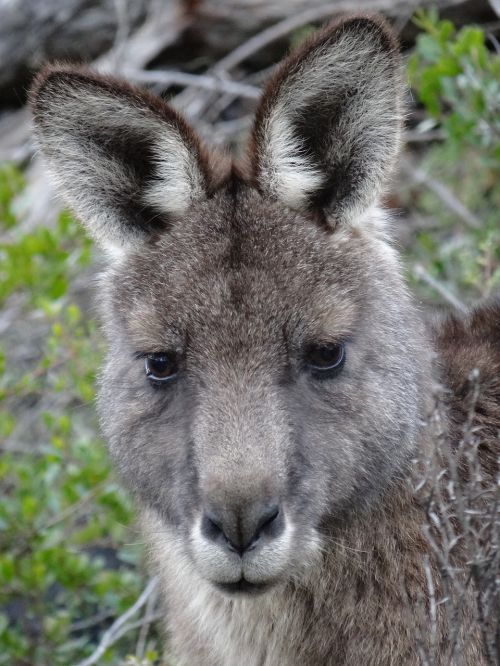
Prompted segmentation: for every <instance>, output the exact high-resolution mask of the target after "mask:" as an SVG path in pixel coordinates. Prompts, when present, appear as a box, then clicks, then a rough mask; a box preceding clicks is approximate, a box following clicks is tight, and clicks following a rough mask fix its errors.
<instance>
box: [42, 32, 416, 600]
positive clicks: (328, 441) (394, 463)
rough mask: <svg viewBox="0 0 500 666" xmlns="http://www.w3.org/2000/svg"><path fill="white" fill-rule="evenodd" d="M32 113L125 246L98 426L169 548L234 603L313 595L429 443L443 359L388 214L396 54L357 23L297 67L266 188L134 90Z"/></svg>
mask: <svg viewBox="0 0 500 666" xmlns="http://www.w3.org/2000/svg"><path fill="white" fill-rule="evenodd" d="M33 109H34V115H35V122H36V125H37V128H38V135H39V139H40V143H41V146H42V149H43V151H44V153H45V155H46V158H47V161H48V164H49V167H50V169H51V171H52V172H53V173H54V175H55V177H56V179H57V180H58V181H59V183H60V185H61V187H62V190H63V193H64V194H65V195H66V197H67V200H68V201H69V203H70V204H71V205H72V207H73V208H74V210H75V211H76V213H77V214H79V215H80V216H81V217H82V219H83V221H84V222H85V223H86V224H87V225H88V228H89V229H90V231H91V232H92V233H93V234H94V235H95V236H96V238H97V239H98V240H100V241H101V242H102V243H104V244H105V245H109V244H111V245H113V246H114V248H115V251H114V252H113V255H112V256H113V259H110V266H109V269H108V270H107V271H106V273H105V275H104V276H103V278H102V280H101V286H102V289H103V295H102V302H103V303H102V310H103V316H104V322H105V328H106V332H107V336H108V340H109V354H108V358H107V361H106V364H105V367H104V370H103V373H102V378H101V388H100V397H99V409H100V414H101V419H102V424H103V429H104V432H105V435H106V437H107V439H108V442H109V447H110V451H111V454H112V456H113V458H114V460H115V462H116V464H117V466H118V468H119V469H120V471H121V473H122V475H123V478H124V479H125V481H126V482H127V484H128V486H129V487H130V488H131V489H132V490H133V491H134V493H135V494H136V496H137V497H138V499H139V501H140V503H141V504H142V505H143V506H144V507H147V508H148V510H150V511H151V512H153V513H154V515H155V516H156V518H157V521H158V524H159V525H160V534H158V536H157V538H158V539H159V540H160V539H161V538H164V537H165V538H166V537H167V536H168V538H175V540H176V543H177V544H180V547H181V549H182V551H183V553H184V554H185V555H186V557H187V558H188V559H189V561H190V562H191V564H192V565H193V566H194V568H195V570H196V571H197V572H198V574H199V575H201V576H202V577H203V578H205V579H207V580H209V581H211V582H212V583H213V584H214V585H215V586H217V587H219V588H220V589H222V590H223V591H228V592H241V591H256V590H260V589H266V588H267V587H268V586H269V585H271V584H273V583H275V582H277V581H281V580H284V579H288V578H290V577H291V576H295V575H299V573H300V571H302V570H303V568H304V567H305V566H307V565H308V564H309V563H310V562H311V560H312V559H314V557H316V556H317V555H318V554H319V553H320V550H321V547H322V542H323V539H324V537H325V535H326V536H327V535H328V531H329V529H330V527H331V525H332V523H335V521H337V520H341V519H344V518H345V516H346V515H348V514H349V511H350V510H352V509H357V510H359V509H362V508H363V506H365V505H366V504H370V503H372V502H373V501H375V500H376V498H377V497H378V496H379V495H380V493H382V492H383V491H384V489H385V488H386V487H387V485H388V484H389V483H390V482H391V481H392V480H393V479H394V478H395V477H397V475H398V474H400V473H401V472H402V470H403V469H404V467H405V466H406V465H407V464H408V462H409V459H410V458H411V456H412V452H413V449H414V445H415V442H416V438H417V433H418V429H419V427H420V424H419V419H420V417H421V413H422V405H421V404H420V401H419V398H418V396H419V395H420V392H421V385H422V383H423V381H424V377H425V375H426V368H427V364H428V359H427V352H426V351H425V350H424V347H423V345H422V342H421V333H420V328H419V325H418V323H417V317H416V316H415V313H414V310H413V307H412V305H411V302H410V300H409V298H408V297H407V294H406V290H405V287H404V285H403V282H402V279H401V277H400V271H399V268H398V262H397V258H396V256H395V253H394V251H393V249H392V248H391V247H390V246H389V244H388V242H387V240H386V237H385V236H386V235H385V231H384V229H383V216H382V214H381V213H380V212H379V211H378V210H377V209H376V198H377V195H378V192H379V190H380V186H381V183H382V181H383V179H384V177H385V176H386V173H387V171H388V170H389V167H390V164H391V162H392V160H393V158H394V155H395V152H396V148H397V142H398V133H399V73H398V62H397V55H396V52H395V49H394V45H393V43H392V40H391V39H390V37H389V36H388V34H387V32H386V31H385V28H383V27H382V26H381V25H380V24H379V23H377V22H374V21H372V20H368V19H350V20H348V21H345V22H344V23H340V24H336V25H334V26H332V27H330V28H327V29H326V30H325V31H323V32H321V33H320V34H319V35H318V36H317V37H316V38H315V39H314V40H313V41H311V42H308V43H307V44H306V45H305V46H304V47H303V48H302V50H301V51H300V52H299V53H297V54H295V55H292V56H291V57H290V58H289V59H288V60H287V61H285V63H284V64H283V65H282V67H281V69H280V70H279V71H278V73H277V75H276V76H275V77H274V79H273V81H272V82H271V84H270V85H269V87H268V90H267V92H266V93H265V94H264V97H263V100H262V102H261V105H260V107H259V109H258V112H257V117H256V123H255V128H254V131H253V134H252V141H251V168H250V169H249V170H248V173H241V172H239V171H238V170H235V169H232V168H226V167H224V165H223V162H222V160H218V159H217V158H216V157H215V156H214V155H212V154H208V153H207V152H205V151H204V150H203V149H202V147H201V146H200V143H199V141H198V139H197V138H196V136H195V135H194V134H193V133H192V131H191V130H190V129H189V128H188V127H187V125H186V124H185V122H184V121H183V120H182V118H180V116H178V115H177V113H175V112H174V111H173V110H172V109H171V108H170V107H168V106H167V105H166V104H164V103H163V102H161V101H160V100H157V99H156V98H153V97H151V96H149V95H147V94H146V93H143V92H139V91H137V90H135V89H132V88H129V87H128V86H126V85H125V84H121V83H117V82H116V81H114V80H110V79H105V78H101V77H97V76H95V75H92V74H89V73H82V72H79V71H68V70H57V69H56V70H51V69H49V70H48V71H47V72H46V73H45V74H43V75H42V76H41V78H40V79H39V82H38V84H37V87H36V89H35V91H34V93H33ZM216 163H217V169H215V168H214V165H215V164H216ZM401 331H407V334H406V335H402V334H401Z"/></svg>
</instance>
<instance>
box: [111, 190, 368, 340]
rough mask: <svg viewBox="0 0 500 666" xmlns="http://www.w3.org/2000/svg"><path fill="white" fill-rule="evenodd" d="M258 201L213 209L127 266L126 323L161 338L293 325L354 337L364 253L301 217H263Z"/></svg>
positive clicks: (122, 285)
mask: <svg viewBox="0 0 500 666" xmlns="http://www.w3.org/2000/svg"><path fill="white" fill-rule="evenodd" d="M251 196H252V197H253V202H252V205H249V197H246V198H242V199H236V200H233V201H232V200H231V199H230V198H227V199H222V200H221V198H219V201H214V202H211V203H212V205H209V204H207V203H204V204H203V205H202V206H200V207H199V208H198V209H195V210H193V214H192V216H191V217H190V218H189V219H187V220H185V221H183V224H182V225H181V224H179V226H178V228H176V229H173V230H172V231H171V232H169V234H168V235H166V236H165V237H164V238H160V239H159V240H158V242H157V243H156V245H155V246H148V247H147V248H144V249H143V250H141V251H139V252H137V253H136V254H135V255H133V256H131V257H130V258H129V259H128V260H127V261H126V262H125V263H124V265H123V266H122V267H121V269H120V271H121V273H120V275H119V276H115V280H113V288H112V289H113V302H114V305H115V307H116V308H117V309H118V311H120V312H121V313H122V315H123V316H124V318H125V320H126V321H125V324H126V326H128V327H133V328H134V331H135V333H136V334H138V333H139V330H140V329H145V330H147V331H148V336H150V335H151V334H153V331H155V332H156V333H155V335H157V336H158V337H160V336H162V335H163V332H164V331H165V330H166V329H169V328H171V329H176V330H179V331H183V330H185V329H187V328H189V329H190V330H193V329H196V330H199V331H203V332H204V333H205V332H206V330H205V329H210V328H211V327H215V328H217V329H218V330H219V331H221V330H224V331H225V332H226V334H227V335H231V334H232V332H238V331H239V336H240V337H241V330H243V329H244V328H245V324H246V328H247V330H248V331H249V332H250V330H251V332H252V337H253V339H254V340H255V339H257V338H258V337H259V330H260V331H261V336H265V335H269V333H270V332H271V331H273V330H274V331H275V332H276V334H278V331H281V330H282V329H283V326H284V325H285V324H287V325H288V324H290V325H291V326H292V327H293V326H295V327H298V326H301V325H303V324H306V325H307V324H311V325H314V326H315V327H316V328H317V329H321V327H322V326H324V327H326V329H327V330H326V332H329V331H330V332H331V333H332V335H335V334H336V333H338V334H340V333H341V331H342V330H349V328H350V327H351V325H352V324H353V319H354V317H355V314H356V311H357V308H358V303H359V301H360V292H359V290H357V289H356V288H355V287H356V283H358V282H359V281H360V279H361V273H362V270H361V266H360V265H358V264H359V261H358V258H357V256H359V255H357V254H356V253H353V252H352V251H351V250H350V249H349V243H348V242H344V243H343V242H342V240H340V241H339V239H338V236H336V237H335V239H334V238H333V237H332V236H330V235H329V234H328V233H326V232H325V231H324V230H323V229H321V228H319V227H315V226H313V225H311V224H310V222H309V221H307V222H306V221H305V220H304V219H303V218H301V216H300V215H299V214H296V213H293V212H291V211H288V210H282V209H280V208H279V207H278V206H271V207H270V206H269V204H268V203H267V205H266V207H265V210H262V209H261V207H260V206H261V205H260V202H259V198H258V195H251ZM311 227H312V228H311ZM116 278H117V279H116ZM353 285H354V287H353ZM325 322H326V323H325ZM280 335H282V333H280Z"/></svg>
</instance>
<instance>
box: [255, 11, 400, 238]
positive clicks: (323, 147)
mask: <svg viewBox="0 0 500 666" xmlns="http://www.w3.org/2000/svg"><path fill="white" fill-rule="evenodd" d="M402 90H403V85H402V76H401V65H400V57H399V48H398V44H397V42H396V40H395V38H394V36H393V35H392V32H391V30H390V28H389V27H388V26H387V25H386V24H385V22H383V21H382V20H381V19H379V18H373V17H366V16H354V17H350V18H346V19H343V20H341V21H336V22H334V23H331V24H330V25H328V26H327V27H326V28H324V29H323V30H321V31H320V32H319V33H316V34H315V35H314V36H313V37H312V38H311V39H309V40H307V41H306V42H305V43H304V44H303V45H302V47H300V48H299V49H298V50H297V51H295V52H294V53H292V54H291V55H290V56H289V57H288V58H287V59H285V60H284V61H283V63H282V64H281V66H280V67H279V69H278V71H277V72H276V73H275V75H274V76H273V77H272V79H271V80H270V82H269V84H268V85H267V87H266V89H265V92H264V95H263V98H262V101H261V104H260V106H259V108H258V110H257V114H256V119H255V124H254V129H253V133H252V138H251V143H250V161H251V163H252V165H253V179H254V182H255V184H256V186H257V187H258V188H259V189H260V190H261V191H262V192H263V193H264V194H265V195H268V196H270V197H272V198H274V199H278V200H281V201H282V202H283V203H285V204H286V205H288V206H290V207H292V208H299V209H300V208H307V209H316V210H318V209H320V210H321V211H322V212H323V213H324V214H325V215H326V219H327V221H328V222H329V223H330V224H331V225H332V226H334V225H335V224H336V223H337V222H338V221H347V222H353V221H354V220H355V219H356V217H357V216H360V215H362V214H363V212H364V211H365V210H366V209H367V208H368V207H369V206H370V205H371V204H372V203H374V202H375V200H376V198H377V196H378V194H379V192H380V189H381V187H382V184H383V182H384V180H385V179H386V178H387V176H388V173H389V171H390V169H391V167H392V163H393V162H394V158H395V157H396V155H397V151H398V147H399V139H400V132H401V115H402V111H401V109H402Z"/></svg>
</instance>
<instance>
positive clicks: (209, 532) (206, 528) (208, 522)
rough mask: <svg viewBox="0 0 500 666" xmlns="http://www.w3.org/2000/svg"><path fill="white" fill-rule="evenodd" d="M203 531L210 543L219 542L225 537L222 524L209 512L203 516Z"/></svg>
mask: <svg viewBox="0 0 500 666" xmlns="http://www.w3.org/2000/svg"><path fill="white" fill-rule="evenodd" d="M201 531H202V533H203V536H205V537H206V538H207V539H209V540H210V541H217V539H219V538H220V537H221V536H225V535H224V530H223V528H222V524H221V522H220V521H219V520H218V519H217V518H216V516H215V515H214V514H213V513H211V512H207V513H205V514H204V515H203V518H202V522H201Z"/></svg>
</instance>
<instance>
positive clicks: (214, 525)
mask: <svg viewBox="0 0 500 666" xmlns="http://www.w3.org/2000/svg"><path fill="white" fill-rule="evenodd" d="M284 526H285V521H284V517H283V511H282V510H281V509H280V507H279V505H278V504H277V503H268V504H262V503H256V504H250V505H246V506H245V507H243V508H240V509H230V508H228V507H224V508H214V507H211V508H210V509H207V510H206V511H205V513H204V515H203V519H202V524H201V531H202V533H203V535H204V536H205V538H207V539H208V540H209V541H213V542H216V543H219V544H220V545H223V546H224V547H226V548H229V550H233V551H236V552H237V553H239V554H240V555H243V553H245V552H246V551H248V550H251V549H252V548H255V546H256V545H257V543H258V542H259V541H260V540H261V539H263V538H268V539H275V538H276V537H278V536H279V535H280V534H281V533H282V532H283V529H284Z"/></svg>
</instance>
